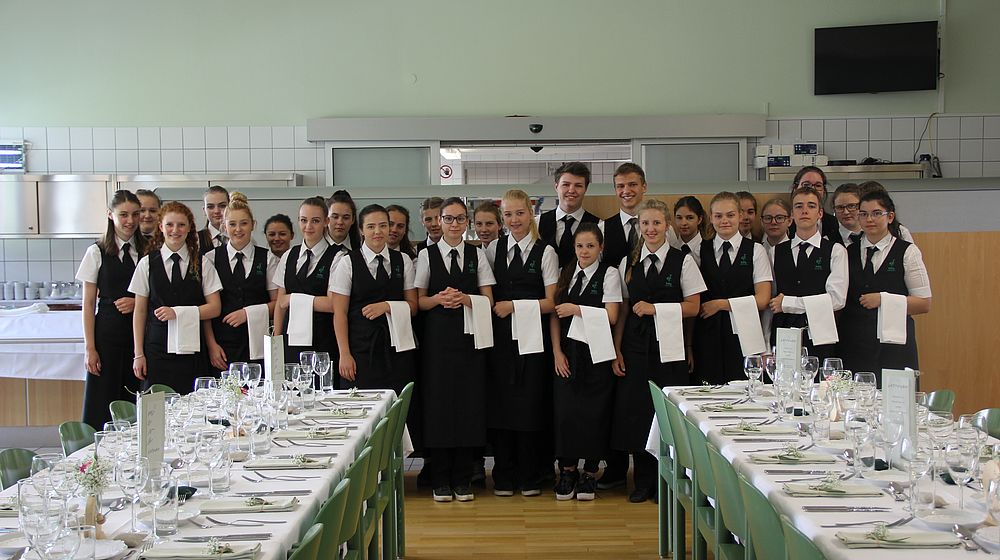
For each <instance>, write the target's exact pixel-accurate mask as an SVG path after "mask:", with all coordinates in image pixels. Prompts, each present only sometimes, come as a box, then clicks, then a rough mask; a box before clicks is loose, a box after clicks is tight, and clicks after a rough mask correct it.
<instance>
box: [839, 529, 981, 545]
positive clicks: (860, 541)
mask: <svg viewBox="0 0 1000 560" xmlns="http://www.w3.org/2000/svg"><path fill="white" fill-rule="evenodd" d="M869 534H870V532H863V531H851V532H840V533H836V537H837V538H838V539H840V542H842V543H844V546H846V547H847V548H957V547H958V546H959V545H960V544H962V543H961V541H959V540H958V537H956V536H955V535H953V534H951V533H944V532H941V531H933V532H932V531H900V530H896V529H890V530H889V532H888V534H887V535H886V537H887V538H886V539H884V540H875V539H873V538H871V537H869V536H868V535H869Z"/></svg>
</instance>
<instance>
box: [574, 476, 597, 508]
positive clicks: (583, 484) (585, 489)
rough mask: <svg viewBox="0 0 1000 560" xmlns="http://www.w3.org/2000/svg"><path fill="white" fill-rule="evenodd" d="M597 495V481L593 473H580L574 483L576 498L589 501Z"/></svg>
mask: <svg viewBox="0 0 1000 560" xmlns="http://www.w3.org/2000/svg"><path fill="white" fill-rule="evenodd" d="M596 496H597V481H596V480H594V475H593V474H591V473H589V472H585V473H583V474H581V475H580V480H578V481H577V483H576V499H577V500H580V501H584V502H587V501H590V500H593V499H594V498H595V497H596Z"/></svg>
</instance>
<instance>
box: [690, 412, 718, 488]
mask: <svg viewBox="0 0 1000 560" xmlns="http://www.w3.org/2000/svg"><path fill="white" fill-rule="evenodd" d="M684 424H685V427H686V428H687V435H688V441H689V442H690V444H691V457H692V458H693V459H694V472H696V473H698V476H696V477H695V478H696V479H697V480H698V489H700V490H701V493H702V494H704V495H706V496H708V497H709V498H712V499H715V496H716V494H717V493H718V490H717V489H716V484H715V475H713V474H712V464H711V463H709V462H708V440H707V439H706V438H705V434H703V433H702V431H701V429H700V428H699V427H698V426H697V425H696V424H695V423H694V422H692V421H691V419H690V418H688V417H687V416H685V417H684Z"/></svg>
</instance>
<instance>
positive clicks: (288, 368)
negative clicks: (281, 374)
mask: <svg viewBox="0 0 1000 560" xmlns="http://www.w3.org/2000/svg"><path fill="white" fill-rule="evenodd" d="M301 369H302V366H300V365H299V364H285V381H284V383H282V387H283V388H285V389H286V390H291V389H295V388H296V386H295V378H296V377H298V376H299V370H301Z"/></svg>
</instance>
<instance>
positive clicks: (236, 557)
mask: <svg viewBox="0 0 1000 560" xmlns="http://www.w3.org/2000/svg"><path fill="white" fill-rule="evenodd" d="M220 543H223V544H225V545H226V546H228V547H229V548H231V549H232V552H223V553H215V552H214V551H210V550H209V548H208V543H178V542H164V543H163V544H158V545H156V546H154V547H153V548H150V549H149V550H147V551H145V552H143V553H142V554H140V555H139V558H179V559H180V560H200V559H202V558H219V559H221V560H243V559H245V558H254V557H255V556H257V553H258V552H260V543H253V544H251V543H239V542H234V543H227V542H225V540H221V541H220Z"/></svg>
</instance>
